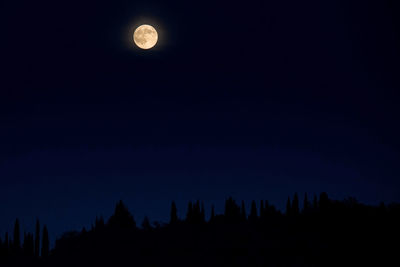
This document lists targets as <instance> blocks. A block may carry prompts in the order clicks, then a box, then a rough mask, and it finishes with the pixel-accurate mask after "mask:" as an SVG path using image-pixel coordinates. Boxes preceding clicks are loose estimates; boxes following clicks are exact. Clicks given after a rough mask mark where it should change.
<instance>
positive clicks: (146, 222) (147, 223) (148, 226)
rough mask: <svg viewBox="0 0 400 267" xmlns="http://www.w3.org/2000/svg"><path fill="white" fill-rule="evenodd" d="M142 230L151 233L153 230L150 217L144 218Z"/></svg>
mask: <svg viewBox="0 0 400 267" xmlns="http://www.w3.org/2000/svg"><path fill="white" fill-rule="evenodd" d="M142 229H143V230H145V231H149V230H151V229H152V227H151V224H150V220H149V217H147V216H144V218H143V222H142Z"/></svg>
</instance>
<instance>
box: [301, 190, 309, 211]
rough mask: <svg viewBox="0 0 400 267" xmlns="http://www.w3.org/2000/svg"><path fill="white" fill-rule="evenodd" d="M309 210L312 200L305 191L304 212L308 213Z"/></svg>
mask: <svg viewBox="0 0 400 267" xmlns="http://www.w3.org/2000/svg"><path fill="white" fill-rule="evenodd" d="M309 210H310V202H309V201H308V197H307V193H305V194H304V202H303V213H307V212H308V211H309Z"/></svg>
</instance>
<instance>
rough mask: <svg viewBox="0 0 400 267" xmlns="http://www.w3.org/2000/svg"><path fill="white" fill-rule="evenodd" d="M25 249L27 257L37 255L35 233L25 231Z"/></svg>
mask: <svg viewBox="0 0 400 267" xmlns="http://www.w3.org/2000/svg"><path fill="white" fill-rule="evenodd" d="M23 251H24V254H25V256H27V257H33V256H34V255H35V251H34V241H33V235H32V234H30V233H28V234H27V233H24V244H23Z"/></svg>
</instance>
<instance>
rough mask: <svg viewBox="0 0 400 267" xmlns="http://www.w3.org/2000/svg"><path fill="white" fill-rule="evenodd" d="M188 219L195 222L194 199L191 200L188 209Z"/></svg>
mask: <svg viewBox="0 0 400 267" xmlns="http://www.w3.org/2000/svg"><path fill="white" fill-rule="evenodd" d="M186 221H187V222H189V223H191V222H193V203H192V201H189V204H188V210H187V213H186Z"/></svg>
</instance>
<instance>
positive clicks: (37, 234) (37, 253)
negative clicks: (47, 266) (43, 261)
mask: <svg viewBox="0 0 400 267" xmlns="http://www.w3.org/2000/svg"><path fill="white" fill-rule="evenodd" d="M39 256H40V222H39V219H37V220H36V231H35V257H36V258H39Z"/></svg>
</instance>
